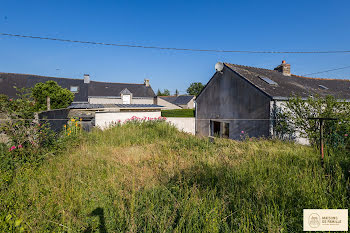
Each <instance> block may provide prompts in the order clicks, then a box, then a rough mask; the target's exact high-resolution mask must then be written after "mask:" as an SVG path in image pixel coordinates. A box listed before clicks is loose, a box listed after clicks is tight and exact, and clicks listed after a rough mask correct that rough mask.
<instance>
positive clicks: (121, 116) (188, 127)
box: [95, 111, 195, 135]
mask: <svg viewBox="0 0 350 233" xmlns="http://www.w3.org/2000/svg"><path fill="white" fill-rule="evenodd" d="M133 116H135V117H139V118H144V117H150V118H158V117H160V116H161V112H160V111H157V112H96V113H95V126H97V127H99V128H101V129H106V128H108V127H109V126H110V125H111V124H112V123H116V122H118V121H119V120H120V121H121V123H123V122H125V121H126V120H127V119H130V118H132V117H133ZM166 122H168V123H169V124H171V125H174V126H175V127H176V128H177V129H178V130H180V131H184V132H186V133H190V134H193V135H194V134H195V118H194V117H168V118H166Z"/></svg>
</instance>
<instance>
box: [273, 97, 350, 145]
mask: <svg viewBox="0 0 350 233" xmlns="http://www.w3.org/2000/svg"><path fill="white" fill-rule="evenodd" d="M283 114H284V117H283V119H284V120H283V119H282V118H280V119H277V122H278V123H279V124H280V126H283V127H281V128H282V129H283V130H285V129H287V133H290V132H288V129H290V126H291V127H293V128H294V130H295V131H296V132H298V133H299V134H300V136H303V137H307V138H308V139H309V140H310V142H311V144H314V145H317V144H318V141H319V129H320V124H319V121H318V120H313V119H309V118H318V117H322V118H334V119H336V120H328V121H325V122H324V140H325V141H324V142H325V145H328V146H331V147H344V146H349V144H350V138H349V135H350V103H349V102H346V101H340V100H337V99H336V98H334V97H333V96H326V97H324V98H322V97H319V96H313V97H309V98H308V99H306V100H304V99H302V98H300V97H293V98H290V100H289V101H288V102H286V104H285V108H284V113H283ZM278 120H279V121H278ZM286 123H287V124H288V125H286Z"/></svg>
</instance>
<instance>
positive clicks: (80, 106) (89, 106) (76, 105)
mask: <svg viewBox="0 0 350 233" xmlns="http://www.w3.org/2000/svg"><path fill="white" fill-rule="evenodd" d="M162 107H163V106H160V105H156V104H89V103H73V104H71V105H70V106H69V107H68V108H70V109H97V108H140V109H145V108H152V109H154V108H162Z"/></svg>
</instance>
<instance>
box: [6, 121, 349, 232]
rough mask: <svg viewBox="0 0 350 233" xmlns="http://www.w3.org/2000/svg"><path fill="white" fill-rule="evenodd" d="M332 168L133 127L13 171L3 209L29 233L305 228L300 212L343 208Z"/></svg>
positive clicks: (276, 149)
mask: <svg viewBox="0 0 350 233" xmlns="http://www.w3.org/2000/svg"><path fill="white" fill-rule="evenodd" d="M337 163H338V162H337V160H336V159H335V158H334V159H331V160H327V161H326V169H325V170H326V171H327V174H328V175H327V176H326V172H325V170H323V169H322V168H321V166H320V163H319V157H318V154H317V152H315V151H314V150H313V149H312V148H309V147H304V146H300V145H295V144H292V143H284V142H280V141H267V140H252V141H249V140H248V141H244V142H237V141H232V140H227V139H215V141H214V143H211V142H209V141H208V140H207V139H205V138H198V137H194V136H191V135H187V134H185V133H180V132H178V131H177V130H176V129H175V128H174V127H170V126H168V125H167V124H166V123H144V124H132V123H130V124H125V125H123V126H117V127H114V128H111V129H109V130H106V131H103V132H102V131H100V130H95V131H93V132H92V133H90V134H88V135H87V136H86V137H85V138H84V139H83V141H82V142H81V143H80V145H79V146H78V148H71V149H68V151H67V152H65V153H64V154H63V155H61V156H58V157H52V158H50V159H49V160H47V161H46V162H45V163H44V164H43V165H42V166H40V167H39V168H36V169H32V168H29V167H25V168H23V169H21V171H18V172H17V175H16V176H15V178H14V181H13V182H12V183H11V184H10V186H9V187H8V188H7V189H6V190H1V192H0V211H1V212H2V214H3V215H4V213H5V214H9V213H10V214H11V215H13V216H16V217H17V218H18V219H21V220H23V222H24V223H25V227H26V229H27V230H28V231H33V232H52V231H55V232H62V231H63V232H79V231H82V232H95V231H97V230H100V232H104V231H105V232H106V231H107V232H123V231H127V232H174V231H175V232H232V231H235V232H301V231H302V214H303V209H305V208H348V207H349V199H348V193H347V188H349V184H348V183H347V182H346V180H345V178H344V175H343V170H342V169H341V168H340V166H338V165H337Z"/></svg>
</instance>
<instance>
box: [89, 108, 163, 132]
mask: <svg viewBox="0 0 350 233" xmlns="http://www.w3.org/2000/svg"><path fill="white" fill-rule="evenodd" d="M133 116H135V117H139V118H144V117H150V118H158V117H160V116H161V113H160V111H156V112H96V114H95V126H97V127H99V128H101V129H105V128H107V127H108V126H110V125H111V124H112V123H115V122H118V121H119V120H120V121H121V123H123V122H124V121H126V120H127V119H130V118H132V117H133Z"/></svg>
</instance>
